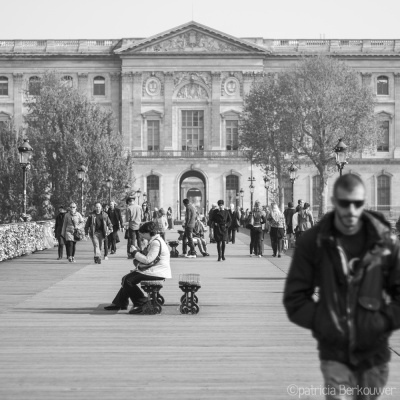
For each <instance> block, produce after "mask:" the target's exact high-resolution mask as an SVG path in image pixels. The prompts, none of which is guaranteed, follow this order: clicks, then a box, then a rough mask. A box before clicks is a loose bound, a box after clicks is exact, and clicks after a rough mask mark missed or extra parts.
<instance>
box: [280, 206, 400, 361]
mask: <svg viewBox="0 0 400 400" xmlns="http://www.w3.org/2000/svg"><path fill="white" fill-rule="evenodd" d="M361 218H362V220H363V224H364V225H363V228H362V229H365V230H366V242H365V246H364V251H363V253H362V255H361V257H360V261H359V262H358V264H357V266H356V268H355V271H354V273H353V274H345V272H344V271H346V268H348V267H349V265H348V263H347V259H346V256H345V253H344V251H343V249H342V248H341V247H340V245H339V244H338V241H337V239H336V238H335V235H334V233H335V231H334V226H333V220H334V212H331V213H328V214H327V215H325V217H324V218H323V219H322V220H321V221H320V223H319V224H318V225H316V226H315V227H313V228H311V229H309V230H308V231H306V232H305V233H304V234H303V236H302V237H301V238H300V239H299V241H298V244H297V246H296V250H295V253H294V256H293V259H292V263H291V266H290V270H289V274H288V277H287V280H286V285H285V291H284V299H283V301H284V306H285V308H286V312H287V314H288V317H289V319H290V320H291V321H292V322H294V323H296V324H298V325H300V326H302V327H303V328H307V329H310V330H311V331H312V333H313V336H314V337H315V338H316V339H317V341H318V349H319V356H320V359H321V360H333V361H338V362H341V363H344V364H347V365H349V366H351V367H357V368H361V369H364V368H365V369H367V368H371V367H372V366H375V365H380V364H382V363H385V362H387V361H389V359H390V351H389V349H388V338H389V336H390V334H391V332H392V331H393V330H395V329H398V328H399V327H400V249H399V243H398V241H397V240H396V238H395V237H394V236H393V235H392V234H391V230H390V225H389V224H388V222H387V221H386V220H385V219H384V218H383V216H381V215H380V214H378V213H373V212H369V211H365V212H364V213H363V215H362V216H361ZM316 292H317V293H316Z"/></svg>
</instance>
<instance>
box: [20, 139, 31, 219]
mask: <svg viewBox="0 0 400 400" xmlns="http://www.w3.org/2000/svg"><path fill="white" fill-rule="evenodd" d="M18 152H19V163H20V165H21V167H22V177H23V183H24V187H23V190H24V204H23V209H24V214H26V171H27V170H28V169H29V168H30V166H31V164H30V159H31V155H32V152H33V149H32V147H31V145H30V144H29V140H28V139H24V143H22V145H21V146H20V147H18Z"/></svg>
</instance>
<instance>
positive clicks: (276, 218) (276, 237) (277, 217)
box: [268, 203, 286, 258]
mask: <svg viewBox="0 0 400 400" xmlns="http://www.w3.org/2000/svg"><path fill="white" fill-rule="evenodd" d="M268 222H269V223H270V226H271V228H270V233H269V235H270V237H271V246H272V252H273V254H272V255H273V256H274V257H276V256H277V255H278V258H280V257H281V252H282V248H283V241H282V239H283V238H284V237H285V236H286V221H285V216H284V215H283V214H282V212H281V210H279V207H278V204H276V203H272V204H271V213H270V214H269V215H268Z"/></svg>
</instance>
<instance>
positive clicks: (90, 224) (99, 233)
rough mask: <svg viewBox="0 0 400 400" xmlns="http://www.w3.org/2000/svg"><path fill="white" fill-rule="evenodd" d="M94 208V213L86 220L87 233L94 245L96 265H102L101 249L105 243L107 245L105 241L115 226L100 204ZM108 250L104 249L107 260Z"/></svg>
mask: <svg viewBox="0 0 400 400" xmlns="http://www.w3.org/2000/svg"><path fill="white" fill-rule="evenodd" d="M94 208H95V210H94V212H92V213H91V214H90V215H89V217H88V219H87V220H86V224H85V233H86V235H89V237H90V239H91V240H92V243H93V252H94V263H95V264H101V248H102V245H103V243H104V245H106V243H107V242H106V241H105V240H104V239H105V238H106V237H107V234H108V231H112V230H113V226H112V223H111V221H110V218H109V217H108V214H107V213H105V212H104V211H103V207H102V205H101V204H100V203H96V204H95V206H94ZM107 230H108V231H107ZM106 250H107V249H106V248H104V259H105V260H106V259H107V254H108V253H107V251H106Z"/></svg>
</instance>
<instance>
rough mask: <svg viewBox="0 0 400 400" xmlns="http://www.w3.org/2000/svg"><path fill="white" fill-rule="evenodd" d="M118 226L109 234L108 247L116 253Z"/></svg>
mask: <svg viewBox="0 0 400 400" xmlns="http://www.w3.org/2000/svg"><path fill="white" fill-rule="evenodd" d="M117 235H118V228H113V231H112V233H111V235H108V248H109V249H110V250H111V251H113V252H114V253H115V252H116V251H117Z"/></svg>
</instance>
